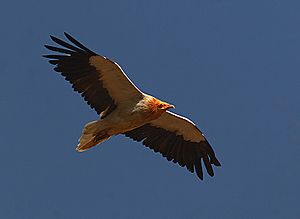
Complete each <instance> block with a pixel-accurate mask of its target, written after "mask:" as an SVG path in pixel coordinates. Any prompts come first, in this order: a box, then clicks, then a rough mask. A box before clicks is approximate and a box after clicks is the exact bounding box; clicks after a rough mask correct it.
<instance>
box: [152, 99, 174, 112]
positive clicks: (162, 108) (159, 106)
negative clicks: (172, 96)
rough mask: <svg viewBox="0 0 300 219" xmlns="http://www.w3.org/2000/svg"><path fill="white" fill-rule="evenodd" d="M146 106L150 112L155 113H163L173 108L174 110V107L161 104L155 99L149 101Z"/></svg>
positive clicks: (161, 102)
mask: <svg viewBox="0 0 300 219" xmlns="http://www.w3.org/2000/svg"><path fill="white" fill-rule="evenodd" d="M148 106H149V108H150V109H151V111H155V112H157V111H160V112H163V111H166V110H168V109H170V108H174V109H175V106H174V105H172V104H169V103H166V102H163V101H160V100H158V99H156V98H153V99H151V100H150V101H149V102H148Z"/></svg>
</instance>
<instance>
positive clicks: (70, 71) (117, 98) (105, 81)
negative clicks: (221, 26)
mask: <svg viewBox="0 0 300 219" xmlns="http://www.w3.org/2000/svg"><path fill="white" fill-rule="evenodd" d="M65 36H66V37H67V39H68V40H69V41H70V42H71V43H73V44H74V45H71V44H69V43H66V42H64V41H62V40H60V39H58V38H56V37H53V36H51V39H52V40H53V41H54V42H55V43H57V44H58V45H60V46H62V47H64V48H59V47H54V46H49V45H45V47H46V48H47V49H49V50H51V51H54V52H59V53H61V54H59V55H45V56H44V57H46V58H49V59H51V60H50V61H49V62H50V63H51V64H53V65H55V68H54V70H55V71H57V72H60V73H61V74H62V75H63V76H64V77H65V79H66V80H67V81H69V82H70V83H71V84H72V87H73V88H74V90H75V91H77V92H79V93H81V95H82V96H83V97H84V99H85V100H86V101H87V103H88V104H89V105H90V106H91V108H94V109H95V110H96V111H97V113H98V114H99V115H101V117H105V116H107V115H108V114H109V113H110V112H112V111H113V110H114V109H115V108H116V107H117V105H118V104H120V103H122V102H125V101H128V99H132V98H142V96H143V94H142V92H141V91H140V90H139V89H138V88H137V87H136V86H135V85H134V84H133V83H132V82H131V81H130V79H129V78H128V77H127V76H126V74H125V73H124V72H123V70H122V69H121V67H120V66H119V65H118V64H117V63H115V62H113V61H111V60H109V59H108V58H106V57H104V56H101V55H98V54H96V53H94V52H93V51H91V50H89V49H88V48H86V47H85V46H83V45H82V44H81V43H79V42H78V41H77V40H75V39H74V38H73V37H71V36H70V35H69V34H67V33H65Z"/></svg>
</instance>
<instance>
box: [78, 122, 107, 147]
mask: <svg viewBox="0 0 300 219" xmlns="http://www.w3.org/2000/svg"><path fill="white" fill-rule="evenodd" d="M101 122H102V121H101V120H97V121H92V122H89V123H88V124H86V125H85V126H84V128H83V131H82V134H81V136H80V138H79V143H78V145H77V147H76V150H77V151H78V152H83V151H85V150H87V149H89V148H91V147H93V146H95V145H97V144H100V143H101V142H103V141H105V140H107V139H109V138H110V137H111V136H110V135H108V134H107V130H106V129H102V127H101Z"/></svg>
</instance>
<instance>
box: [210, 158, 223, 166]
mask: <svg viewBox="0 0 300 219" xmlns="http://www.w3.org/2000/svg"><path fill="white" fill-rule="evenodd" d="M210 163H211V164H213V165H215V166H217V167H220V166H221V163H220V162H219V161H218V159H217V158H216V157H213V158H211V160H210Z"/></svg>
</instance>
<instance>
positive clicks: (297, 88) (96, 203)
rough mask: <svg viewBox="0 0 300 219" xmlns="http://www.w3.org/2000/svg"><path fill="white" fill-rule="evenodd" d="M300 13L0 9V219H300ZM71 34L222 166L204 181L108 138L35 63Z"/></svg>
mask: <svg viewBox="0 0 300 219" xmlns="http://www.w3.org/2000/svg"><path fill="white" fill-rule="evenodd" d="M299 9H300V2H299V1H296V0H295V1H292V0H287V1H279V0H252V1H240V0H228V1H226V0H199V1H195V0H194V1H177V0H176V1H158V0H157V1H153V0H152V1H141V0H136V1H121V0H120V1H98V0H97V1H89V2H84V1H70V2H66V1H65V2H61V1H58V0H52V1H47V2H46V1H44V2H43V3H42V1H33V0H29V1H6V2H5V3H4V2H2V3H1V7H0V26H1V42H0V45H1V54H0V66H1V73H0V74H1V86H0V104H1V105H0V106H1V107H0V115H1V125H0V131H1V153H0V175H1V178H0V194H1V195H0V218H45V219H48V218H151V219H152V218H172V219H173V218H216V219H217V218H230V219H231V218H292V219H293V218H295V219H296V218H299V217H300V208H299V202H300V201H299V195H300V191H299V185H300V171H299V167H300V165H299V160H300V133H299V130H300V98H299V94H300V64H299V63H300V28H299V25H300V13H299ZM63 31H67V32H69V33H70V34H72V35H73V36H75V37H76V38H77V39H78V40H79V41H81V42H82V43H84V44H85V45H87V46H88V47H90V48H91V49H92V50H95V51H96V52H98V53H100V54H103V55H105V56H108V57H110V58H111V59H113V60H115V61H117V62H118V63H119V64H120V65H121V66H122V67H123V69H124V70H125V71H126V72H127V74H128V76H129V77H130V78H131V79H132V80H133V81H134V82H135V83H136V85H137V86H138V87H139V88H140V89H141V90H143V91H145V92H147V93H150V94H153V95H154V96H156V97H159V98H161V99H163V100H165V101H168V102H170V103H173V104H175V105H176V110H175V112H177V113H180V114H182V115H185V116H187V117H189V118H190V119H192V120H193V121H194V122H195V123H197V124H198V126H199V127H200V129H201V130H202V131H203V132H204V133H205V134H206V136H207V138H208V139H209V141H210V142H211V144H212V146H213V147H214V149H215V151H216V153H217V156H218V158H219V160H220V161H221V163H222V167H221V168H216V170H215V177H213V178H211V177H209V176H207V175H205V179H204V181H203V182H201V181H200V180H198V178H197V177H196V175H193V174H191V173H189V172H188V171H187V170H186V169H184V168H181V167H179V166H177V165H175V164H173V163H171V162H168V161H166V160H165V159H164V158H162V156H160V155H159V154H155V153H153V152H152V151H151V150H149V149H148V148H145V147H144V146H142V145H141V144H140V143H137V142H133V141H131V140H130V139H128V138H125V137H123V136H117V137H114V138H112V139H110V140H109V141H108V142H105V143H104V144H102V145H100V146H98V147H97V148H95V149H93V150H91V151H89V152H86V153H82V154H79V153H77V152H76V151H75V146H76V144H77V139H78V137H79V135H80V133H81V130H82V127H83V126H84V124H85V123H86V122H88V121H91V120H94V119H96V118H97V115H96V113H95V112H94V111H93V110H91V109H90V108H89V107H88V105H87V104H86V103H85V102H84V101H83V100H82V98H81V97H80V95H78V94H77V93H74V92H73V91H72V89H71V88H70V85H69V84H68V83H67V82H66V81H64V80H63V78H62V77H61V76H59V75H58V74H56V73H55V72H54V71H53V70H52V67H51V66H50V65H49V64H48V63H47V61H46V60H45V59H43V58H42V57H41V56H42V54H46V53H47V51H46V49H44V48H43V44H45V43H50V39H49V35H50V34H53V35H56V36H59V37H62V36H63V34H62V33H63Z"/></svg>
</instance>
